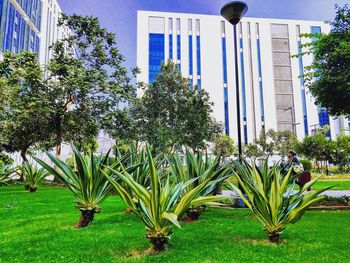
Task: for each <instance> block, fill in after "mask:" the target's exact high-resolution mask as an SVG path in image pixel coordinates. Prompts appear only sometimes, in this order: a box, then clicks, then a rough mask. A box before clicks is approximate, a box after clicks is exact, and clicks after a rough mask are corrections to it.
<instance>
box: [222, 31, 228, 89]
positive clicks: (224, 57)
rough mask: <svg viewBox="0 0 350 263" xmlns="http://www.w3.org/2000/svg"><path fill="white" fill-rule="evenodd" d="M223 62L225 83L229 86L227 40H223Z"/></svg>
mask: <svg viewBox="0 0 350 263" xmlns="http://www.w3.org/2000/svg"><path fill="white" fill-rule="evenodd" d="M222 61H223V69H224V70H223V71H224V83H225V84H227V57H226V38H224V37H223V38H222Z"/></svg>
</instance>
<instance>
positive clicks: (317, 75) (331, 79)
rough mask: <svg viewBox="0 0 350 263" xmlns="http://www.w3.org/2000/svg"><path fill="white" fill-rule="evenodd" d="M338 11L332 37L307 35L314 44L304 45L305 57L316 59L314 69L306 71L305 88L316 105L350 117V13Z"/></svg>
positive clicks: (331, 33)
mask: <svg viewBox="0 0 350 263" xmlns="http://www.w3.org/2000/svg"><path fill="white" fill-rule="evenodd" d="M336 9H337V12H336V17H335V20H334V21H333V22H331V23H330V24H331V27H332V29H331V31H330V33H328V34H304V35H303V36H305V37H308V38H313V41H312V42H310V43H306V44H304V45H302V47H303V48H305V49H306V52H305V53H307V54H309V53H312V54H313V55H314V62H313V63H312V65H311V66H309V67H306V68H305V76H304V78H305V81H306V85H307V87H308V88H309V90H310V92H311V94H312V95H313V96H314V97H315V98H316V103H317V104H318V105H320V106H322V107H325V108H327V110H328V111H329V112H330V113H331V114H332V115H335V116H336V115H342V114H345V115H348V114H350V104H349V100H350V9H349V6H348V5H345V6H344V7H339V6H336ZM305 53H304V54H305ZM330 94H332V95H331V96H330Z"/></svg>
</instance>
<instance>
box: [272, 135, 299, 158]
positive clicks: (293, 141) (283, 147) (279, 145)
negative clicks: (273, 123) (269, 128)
mask: <svg viewBox="0 0 350 263" xmlns="http://www.w3.org/2000/svg"><path fill="white" fill-rule="evenodd" d="M273 137H274V143H275V150H276V151H277V152H278V153H279V154H280V156H282V157H283V156H286V155H287V153H288V151H290V150H292V149H294V148H295V147H296V145H297V144H298V138H297V137H296V135H295V134H294V133H293V132H291V131H278V132H275V133H274V134H273Z"/></svg>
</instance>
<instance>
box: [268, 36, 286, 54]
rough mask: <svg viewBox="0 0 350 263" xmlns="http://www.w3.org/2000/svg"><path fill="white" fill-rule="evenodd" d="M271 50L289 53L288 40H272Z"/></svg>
mask: <svg viewBox="0 0 350 263" xmlns="http://www.w3.org/2000/svg"><path fill="white" fill-rule="evenodd" d="M272 50H273V51H289V40H288V39H279V38H275V39H272Z"/></svg>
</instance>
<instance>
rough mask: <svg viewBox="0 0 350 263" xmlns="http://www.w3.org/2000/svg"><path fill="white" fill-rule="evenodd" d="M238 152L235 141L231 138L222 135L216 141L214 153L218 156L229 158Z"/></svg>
mask: <svg viewBox="0 0 350 263" xmlns="http://www.w3.org/2000/svg"><path fill="white" fill-rule="evenodd" d="M235 152H237V148H236V147H235V144H234V141H233V139H232V138H231V137H230V136H227V135H226V134H222V135H221V136H219V137H216V138H215V140H214V147H213V153H214V154H215V155H216V156H220V157H223V158H227V157H229V156H231V155H232V154H234V153H235Z"/></svg>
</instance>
